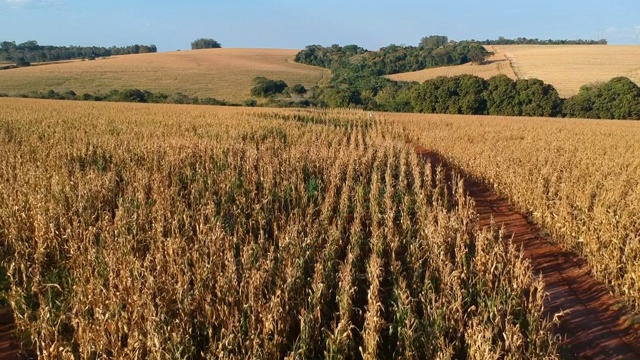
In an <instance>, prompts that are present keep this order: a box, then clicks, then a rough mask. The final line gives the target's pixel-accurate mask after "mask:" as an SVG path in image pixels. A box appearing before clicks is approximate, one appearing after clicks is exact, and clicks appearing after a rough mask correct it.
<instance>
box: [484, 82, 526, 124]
mask: <svg viewBox="0 0 640 360" xmlns="http://www.w3.org/2000/svg"><path fill="white" fill-rule="evenodd" d="M485 97H486V99H487V112H488V114H489V115H502V116H517V115H519V114H520V113H521V111H520V110H519V109H518V104H517V98H518V91H517V90H516V83H515V82H514V81H513V80H511V79H510V78H509V77H508V76H507V75H504V74H501V75H496V76H494V77H492V78H491V79H489V81H488V88H487V92H486V95H485Z"/></svg>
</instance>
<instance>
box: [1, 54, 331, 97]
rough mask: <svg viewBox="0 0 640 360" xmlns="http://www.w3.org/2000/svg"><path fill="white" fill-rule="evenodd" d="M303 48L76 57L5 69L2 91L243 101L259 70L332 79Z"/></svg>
mask: <svg viewBox="0 0 640 360" xmlns="http://www.w3.org/2000/svg"><path fill="white" fill-rule="evenodd" d="M297 52H298V50H295V49H294V50H288V49H224V48H223V49H207V50H191V51H176V52H164V53H150V54H136V55H124V56H114V57H110V58H99V59H97V60H94V61H71V62H65V63H56V64H50V65H42V66H33V67H26V68H18V69H11V70H2V71H0V93H6V94H20V93H28V92H31V91H48V90H50V89H52V90H55V91H58V92H62V91H67V90H73V91H75V92H76V93H77V94H82V93H95V92H98V91H103V92H108V91H110V90H112V89H125V88H138V89H141V90H150V91H153V92H164V93H168V94H171V93H175V92H182V93H184V94H187V95H189V96H199V97H215V98H218V99H221V100H227V101H242V100H244V99H247V98H249V97H250V95H249V91H250V89H251V86H252V81H253V79H254V78H255V77H256V76H264V77H268V78H273V79H278V80H284V81H285V82H286V83H287V84H289V85H293V84H296V83H301V84H303V85H304V86H305V87H312V86H314V85H318V84H319V83H322V82H323V81H325V80H328V78H329V75H330V72H329V71H328V70H326V69H322V68H319V67H315V66H309V65H303V64H298V63H295V62H294V61H293V58H294V57H295V55H296V53H297Z"/></svg>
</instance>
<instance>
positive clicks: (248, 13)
mask: <svg viewBox="0 0 640 360" xmlns="http://www.w3.org/2000/svg"><path fill="white" fill-rule="evenodd" d="M638 15H640V1H639V0H620V1H616V0H529V1H520V0H511V1H507V0H491V1H478V0H473V1H472V0H459V1H454V0H440V1H424V0H423V1H419V0H395V1H364V0H353V1H339V0H325V1H315V0H314V1H304V0H295V1H294V0H263V1H257V0H236V1H201V0H197V1H169V0H156V1H143V0H130V1H122V0H84V1H78V0H0V40H11V41H13V40H15V41H16V42H18V43H20V42H24V41H27V40H37V41H38V43H40V44H41V45H97V46H111V45H117V46H123V45H131V44H135V43H138V44H155V45H157V46H158V49H159V50H160V51H172V50H176V49H187V48H189V46H190V42H191V41H192V40H194V39H196V38H199V37H207V38H214V39H216V40H217V41H219V42H220V43H222V46H224V47H267V48H303V47H304V46H305V45H309V44H320V45H331V44H335V43H337V44H341V45H346V44H354V43H355V44H358V45H360V46H363V47H365V48H368V49H371V50H375V49H378V48H380V47H382V46H386V45H389V44H391V43H394V44H407V45H415V44H417V43H418V42H419V41H420V38H422V37H423V36H426V35H435V34H437V35H447V36H449V38H450V39H454V40H464V39H471V38H475V39H487V38H490V39H495V38H497V37H498V36H504V37H508V38H511V37H518V36H524V37H528V38H541V39H549V38H552V39H575V38H583V39H594V38H597V37H599V36H602V37H604V38H606V39H607V40H609V43H611V44H636V43H638V38H637V37H636V36H637V35H636V33H637V31H638V32H640V30H637V29H640V16H638Z"/></svg>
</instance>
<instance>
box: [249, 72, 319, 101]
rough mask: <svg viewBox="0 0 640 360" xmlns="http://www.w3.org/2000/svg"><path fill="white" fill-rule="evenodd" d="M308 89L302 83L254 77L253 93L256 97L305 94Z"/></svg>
mask: <svg viewBox="0 0 640 360" xmlns="http://www.w3.org/2000/svg"><path fill="white" fill-rule="evenodd" d="M306 92H307V89H306V88H305V87H304V86H303V85H302V84H295V85H293V86H291V87H290V86H289V85H287V83H286V82H284V81H283V80H272V79H267V78H266V77H263V76H258V77H256V78H255V79H253V87H252V88H251V95H252V96H256V97H273V96H276V95H304V94H305V93H306Z"/></svg>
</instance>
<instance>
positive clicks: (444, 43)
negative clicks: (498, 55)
mask: <svg viewBox="0 0 640 360" xmlns="http://www.w3.org/2000/svg"><path fill="white" fill-rule="evenodd" d="M488 54H489V53H488V52H487V51H486V50H485V49H484V47H483V46H482V45H481V44H480V43H478V42H475V41H459V42H456V41H449V39H448V38H447V37H446V36H440V35H434V36H428V37H424V38H422V40H421V41H420V44H419V45H418V46H400V45H393V44H392V45H389V46H387V47H383V48H381V49H380V50H379V51H367V50H366V49H364V48H362V47H360V46H357V45H347V46H340V45H331V46H330V47H323V46H320V45H309V46H307V47H306V48H305V49H304V50H302V51H300V52H299V53H298V54H297V55H296V57H295V61H296V62H299V63H302V64H308V65H315V66H321V67H324V68H329V69H331V70H333V71H334V72H336V71H341V70H347V71H350V72H366V73H367V74H373V75H377V76H382V75H389V74H397V73H401V72H408V71H418V70H423V69H427V68H431V67H438V66H448V65H460V64H465V63H468V62H476V63H482V62H483V61H484V60H485V58H486V56H487V55H488Z"/></svg>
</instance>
